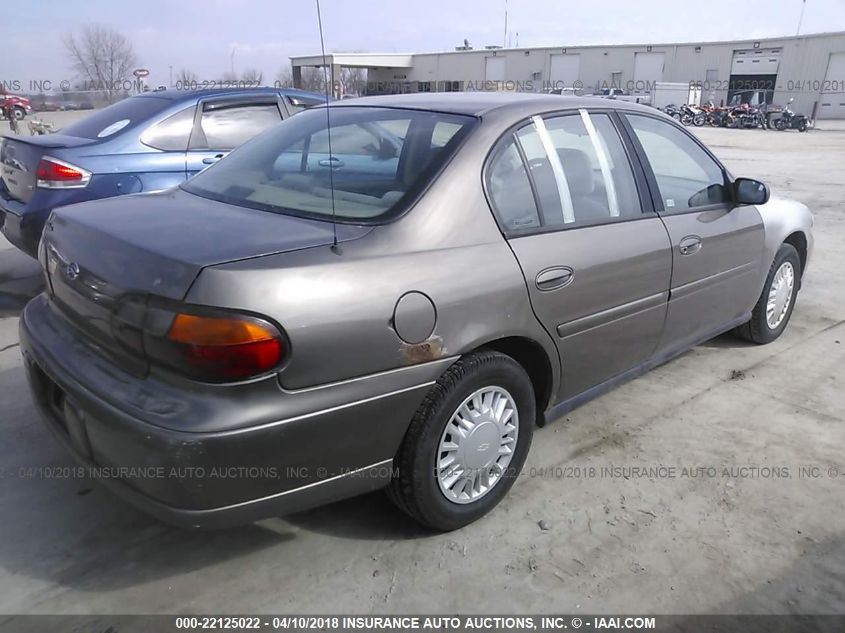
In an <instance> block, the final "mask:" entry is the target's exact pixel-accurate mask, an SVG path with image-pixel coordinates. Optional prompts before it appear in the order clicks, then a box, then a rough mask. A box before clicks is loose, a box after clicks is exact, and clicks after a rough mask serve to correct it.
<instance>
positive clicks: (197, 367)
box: [164, 313, 284, 382]
mask: <svg viewBox="0 0 845 633" xmlns="http://www.w3.org/2000/svg"><path fill="white" fill-rule="evenodd" d="M167 338H168V340H169V341H170V342H171V343H174V344H175V345H174V346H173V347H172V348H171V352H167V351H166V350H165V351H164V358H166V359H168V360H166V361H165V362H169V364H170V365H172V366H174V367H177V368H181V369H183V370H184V371H186V372H187V373H188V374H190V375H192V376H195V377H197V378H200V379H205V380H211V381H216V382H219V381H231V380H242V379H245V378H250V377H252V376H257V375H259V374H263V373H265V372H268V371H272V370H273V369H275V368H277V367H278V366H279V364H280V363H281V362H282V358H283V355H284V344H283V339H282V335H281V334H280V333H279V331H278V330H277V329H276V328H275V327H274V326H272V325H271V324H269V323H265V322H263V321H261V320H259V319H255V318H252V317H236V316H233V317H226V316H220V317H210V316H199V315H195V314H185V313H179V314H177V315H176V316H175V318H174V319H173V323H172V324H171V326H170V331H169V332H168V334H167Z"/></svg>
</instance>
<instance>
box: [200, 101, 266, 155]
mask: <svg viewBox="0 0 845 633" xmlns="http://www.w3.org/2000/svg"><path fill="white" fill-rule="evenodd" d="M281 120H282V115H281V114H280V113H279V107H278V106H277V105H276V104H275V103H250V104H238V105H231V106H215V105H206V107H205V109H204V111H203V113H202V118H201V119H200V128H201V131H202V135H203V136H204V137H205V139H204V140H205V142H204V143H203V142H202V141H200V143H199V145H197V144H196V143H193V142H192V143H191V144H192V145H193V146H194V148H195V149H200V148H203V149H204V148H208V149H212V150H216V149H219V150H229V149H234V148H235V147H237V146H238V145H242V144H243V143H245V142H246V141H248V140H249V139H251V138H252V137H254V136H257V135H258V134H259V133H261V132H263V131H264V130H267V129H269V128H271V127H273V126H274V125H276V124H277V123H279V122H280V121H281Z"/></svg>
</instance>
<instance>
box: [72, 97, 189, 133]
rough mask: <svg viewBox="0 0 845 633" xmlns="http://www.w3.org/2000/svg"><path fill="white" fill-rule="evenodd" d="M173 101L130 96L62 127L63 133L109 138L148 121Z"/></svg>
mask: <svg viewBox="0 0 845 633" xmlns="http://www.w3.org/2000/svg"><path fill="white" fill-rule="evenodd" d="M172 103H173V102H172V101H170V100H169V99H161V98H158V97H130V98H128V99H124V100H123V101H118V102H117V103H114V104H112V105H110V106H109V107H107V108H103V109H102V110H100V111H99V112H95V113H93V114H91V115H89V116H86V117H85V118H83V119H81V120H80V121H77V122H76V123H73V124H71V125H68V126H67V127H66V128H62V134H67V135H68V136H77V137H80V138H90V139H105V138H109V137H110V136H113V135H114V134H117V133H118V132H120V131H122V130H125V129H126V128H129V127H132V126H134V125H137V124H138V123H140V122H141V121H146V120H147V118H148V117H150V116H152V115H153V114H155V113H157V112H160V111H161V110H163V109H164V108H166V107H167V106H169V105H171V104H172Z"/></svg>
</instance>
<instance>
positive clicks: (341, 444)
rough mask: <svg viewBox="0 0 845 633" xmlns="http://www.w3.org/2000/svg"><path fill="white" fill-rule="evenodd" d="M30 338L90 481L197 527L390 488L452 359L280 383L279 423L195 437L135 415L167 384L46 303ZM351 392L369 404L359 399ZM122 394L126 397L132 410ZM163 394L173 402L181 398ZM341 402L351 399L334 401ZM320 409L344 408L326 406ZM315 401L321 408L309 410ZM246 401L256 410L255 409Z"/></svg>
mask: <svg viewBox="0 0 845 633" xmlns="http://www.w3.org/2000/svg"><path fill="white" fill-rule="evenodd" d="M20 341H21V351H22V353H23V357H24V362H25V366H26V370H27V377H28V379H29V383H30V386H31V389H32V392H33V396H34V400H35V403H36V407H37V408H38V410H39V412H40V413H41V416H42V418H43V419H44V421H45V422H46V424H47V426H48V427H49V428H50V430H51V431H52V432H53V434H54V435H55V436H56V437H57V438H58V439H59V441H60V442H61V443H62V444H64V445H65V446H66V447H67V448H68V449H69V450H70V451H71V453H72V454H73V455H74V457H75V458H76V459H77V460H78V461H79V462H80V463H81V464H83V465H84V466H86V467H89V474H90V475H91V476H92V477H94V478H97V479H99V480H100V481H101V482H102V483H103V484H105V485H106V486H107V487H109V488H111V489H112V490H113V491H115V492H116V493H117V494H118V495H119V496H121V497H123V498H124V499H126V500H127V501H129V502H130V503H132V504H134V505H136V506H137V507H139V508H140V509H142V510H144V511H146V512H148V513H150V514H152V515H155V516H157V517H159V518H160V519H163V520H165V521H167V522H169V523H173V524H176V525H179V526H182V527H190V528H219V527H226V526H229V525H237V524H243V523H248V522H250V521H254V520H257V519H259V518H263V517H268V516H276V515H279V514H285V513H290V512H296V511H300V510H304V509H307V508H309V507H313V506H317V505H321V504H324V503H328V502H331V501H335V500H338V499H342V498H345V497H350V496H353V495H356V494H361V493H364V492H368V491H370V490H375V489H377V488H381V487H383V486H384V485H386V484H387V482H388V481H389V479H390V477H391V474H392V473H391V463H392V458H393V456H394V455H395V453H396V450H397V449H398V447H399V444H400V442H401V439H402V437H403V436H404V434H405V430H406V429H407V426H408V424H409V422H410V419H411V417H412V416H413V413H414V411H415V410H416V409H417V407H418V406H419V403H420V402H421V401H422V399H423V397H424V395H425V393H426V392H427V390H428V389H429V387H430V385H431V384H432V383H433V381H434V380H435V379H436V377H437V376H438V375H439V374H440V373H441V372H442V371H443V370H444V369H445V368H446V367H447V366H448V364H449V363H450V362H451V360H450V359H443V360H441V361H437V362H435V363H427V364H424V365H417V366H414V367H409V368H404V369H401V370H396V371H394V372H385V373H384V374H380V375H377V376H368V377H364V378H360V379H353V380H351V381H344V382H343V383H336V384H334V385H328V386H325V387H318V388H313V389H308V390H302V391H299V392H286V391H284V390H282V389H281V388H280V387H279V388H278V397H275V398H273V399H272V401H271V404H272V406H274V407H275V409H274V411H273V412H272V415H273V417H275V418H276V419H277V421H276V422H273V423H270V424H267V423H261V424H257V425H254V426H243V425H242V422H243V420H240V421H238V426H237V427H236V428H231V429H228V430H220V431H215V432H208V433H205V432H183V431H179V430H174V429H173V428H163V427H161V426H158V425H155V424H152V423H150V422H149V421H148V420H144V419H142V418H141V417H140V416H138V415H137V414H135V412H134V411H133V412H131V413H130V411H131V410H132V406H131V405H130V404H129V402H128V401H129V400H131V399H133V398H135V397H136V396H137V395H138V394H139V393H142V394H143V397H144V398H145V399H146V401H147V402H149V403H152V404H151V405H150V408H151V410H152V409H154V408H155V406H156V405H157V403H158V402H160V400H159V399H158V398H157V396H158V395H159V394H158V393H157V388H156V382H155V381H154V380H151V379H149V378H138V377H133V376H131V375H129V374H125V373H123V372H122V371H121V370H120V369H119V368H118V367H116V366H114V365H109V363H108V361H107V360H105V359H104V358H103V357H101V356H99V355H98V354H96V353H94V352H93V351H92V350H89V349H88V346H87V345H86V344H84V343H82V342H81V341H80V340H79V339H78V338H76V335H75V334H73V333H72V332H71V331H70V330H68V329H67V326H64V325H63V324H62V323H61V319H59V317H57V316H55V315H54V314H53V312H52V310H51V309H50V308H49V306H48V302H47V299H46V297H45V296H43V295H42V296H40V297H37V298H36V299H34V300H33V301H31V302H30V303H29V304H28V305H27V307H26V309H25V310H24V312H23V314H22V316H21V320H20ZM98 371H101V372H104V373H103V376H104V377H103V379H102V380H99V379H97V378H96V376H97V372H98ZM270 380H273V381H275V377H270ZM109 381H111V382H109ZM276 384H278V383H277V382H276ZM116 385H118V386H116ZM350 386H352V387H355V390H354V392H357V393H358V394H359V397H357V398H355V399H351V400H350V399H349V394H350V393H351V392H350V389H349V388H350ZM397 387H398V388H397ZM115 389H120V390H121V391H122V392H123V393H125V394H126V396H125V397H126V400H127V403H126V406H121V403H120V400H118V399H115V397H114V391H115ZM374 389H375V390H376V391H377V393H374V392H373V390H374ZM162 393H163V394H164V396H165V398H163V399H162V400H164V399H166V398H167V397H169V394H167V393H166V392H162ZM315 396H319V397H318V398H317V400H315ZM185 397H186V398H198V397H202V396H201V395H197V394H191V393H186V394H185ZM232 397H236V395H235V392H233V393H232ZM338 398H341V399H345V400H346V401H345V402H341V403H340V404H334V403H337V402H338ZM317 401H319V402H323V403H332V406H326V407H325V408H317V407H314V406H313V403H315V402H317ZM303 402H306V403H308V405H309V406H311V407H312V410H310V411H306V412H305V413H303V412H302V411H303V409H302V408H301V407H302V405H303ZM195 404H197V403H192V406H190V407H185V408H184V409H183V410H184V414H183V415H184V416H185V417H186V418H187V417H189V416H191V415H195V413H194V412H196V411H202V410H203V407H202V406H193V405H195ZM200 404H202V403H200ZM206 404H208V405H212V406H213V404H214V403H213V402H208V403H206ZM238 404H239V406H240V408H241V409H245V410H247V411H249V409H250V407H251V406H254V405H253V404H252V403H251V402H248V401H246V402H240V403H238ZM266 407H267V402H266V401H262V402H261V403H260V405H259V406H258V407H256V408H260V409H261V411H260V413H261V414H262V415H264V416H265V417H264V418H262V419H266V414H267V411H266ZM206 411H208V409H206ZM209 415H211V412H209ZM255 415H258V412H256V413H255ZM179 422H184V424H185V427H186V428H191V427H192V424H191V423H190V421H189V420H187V419H185V420H179ZM193 426H196V425H193Z"/></svg>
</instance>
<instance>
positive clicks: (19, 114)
mask: <svg viewBox="0 0 845 633" xmlns="http://www.w3.org/2000/svg"><path fill="white" fill-rule="evenodd" d="M13 113H14V116H15V118H16V119H17V120H18V121H22V120H23V119H24V117H25V116H26V110H24V109H23V108H15V109H14V110H13Z"/></svg>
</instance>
